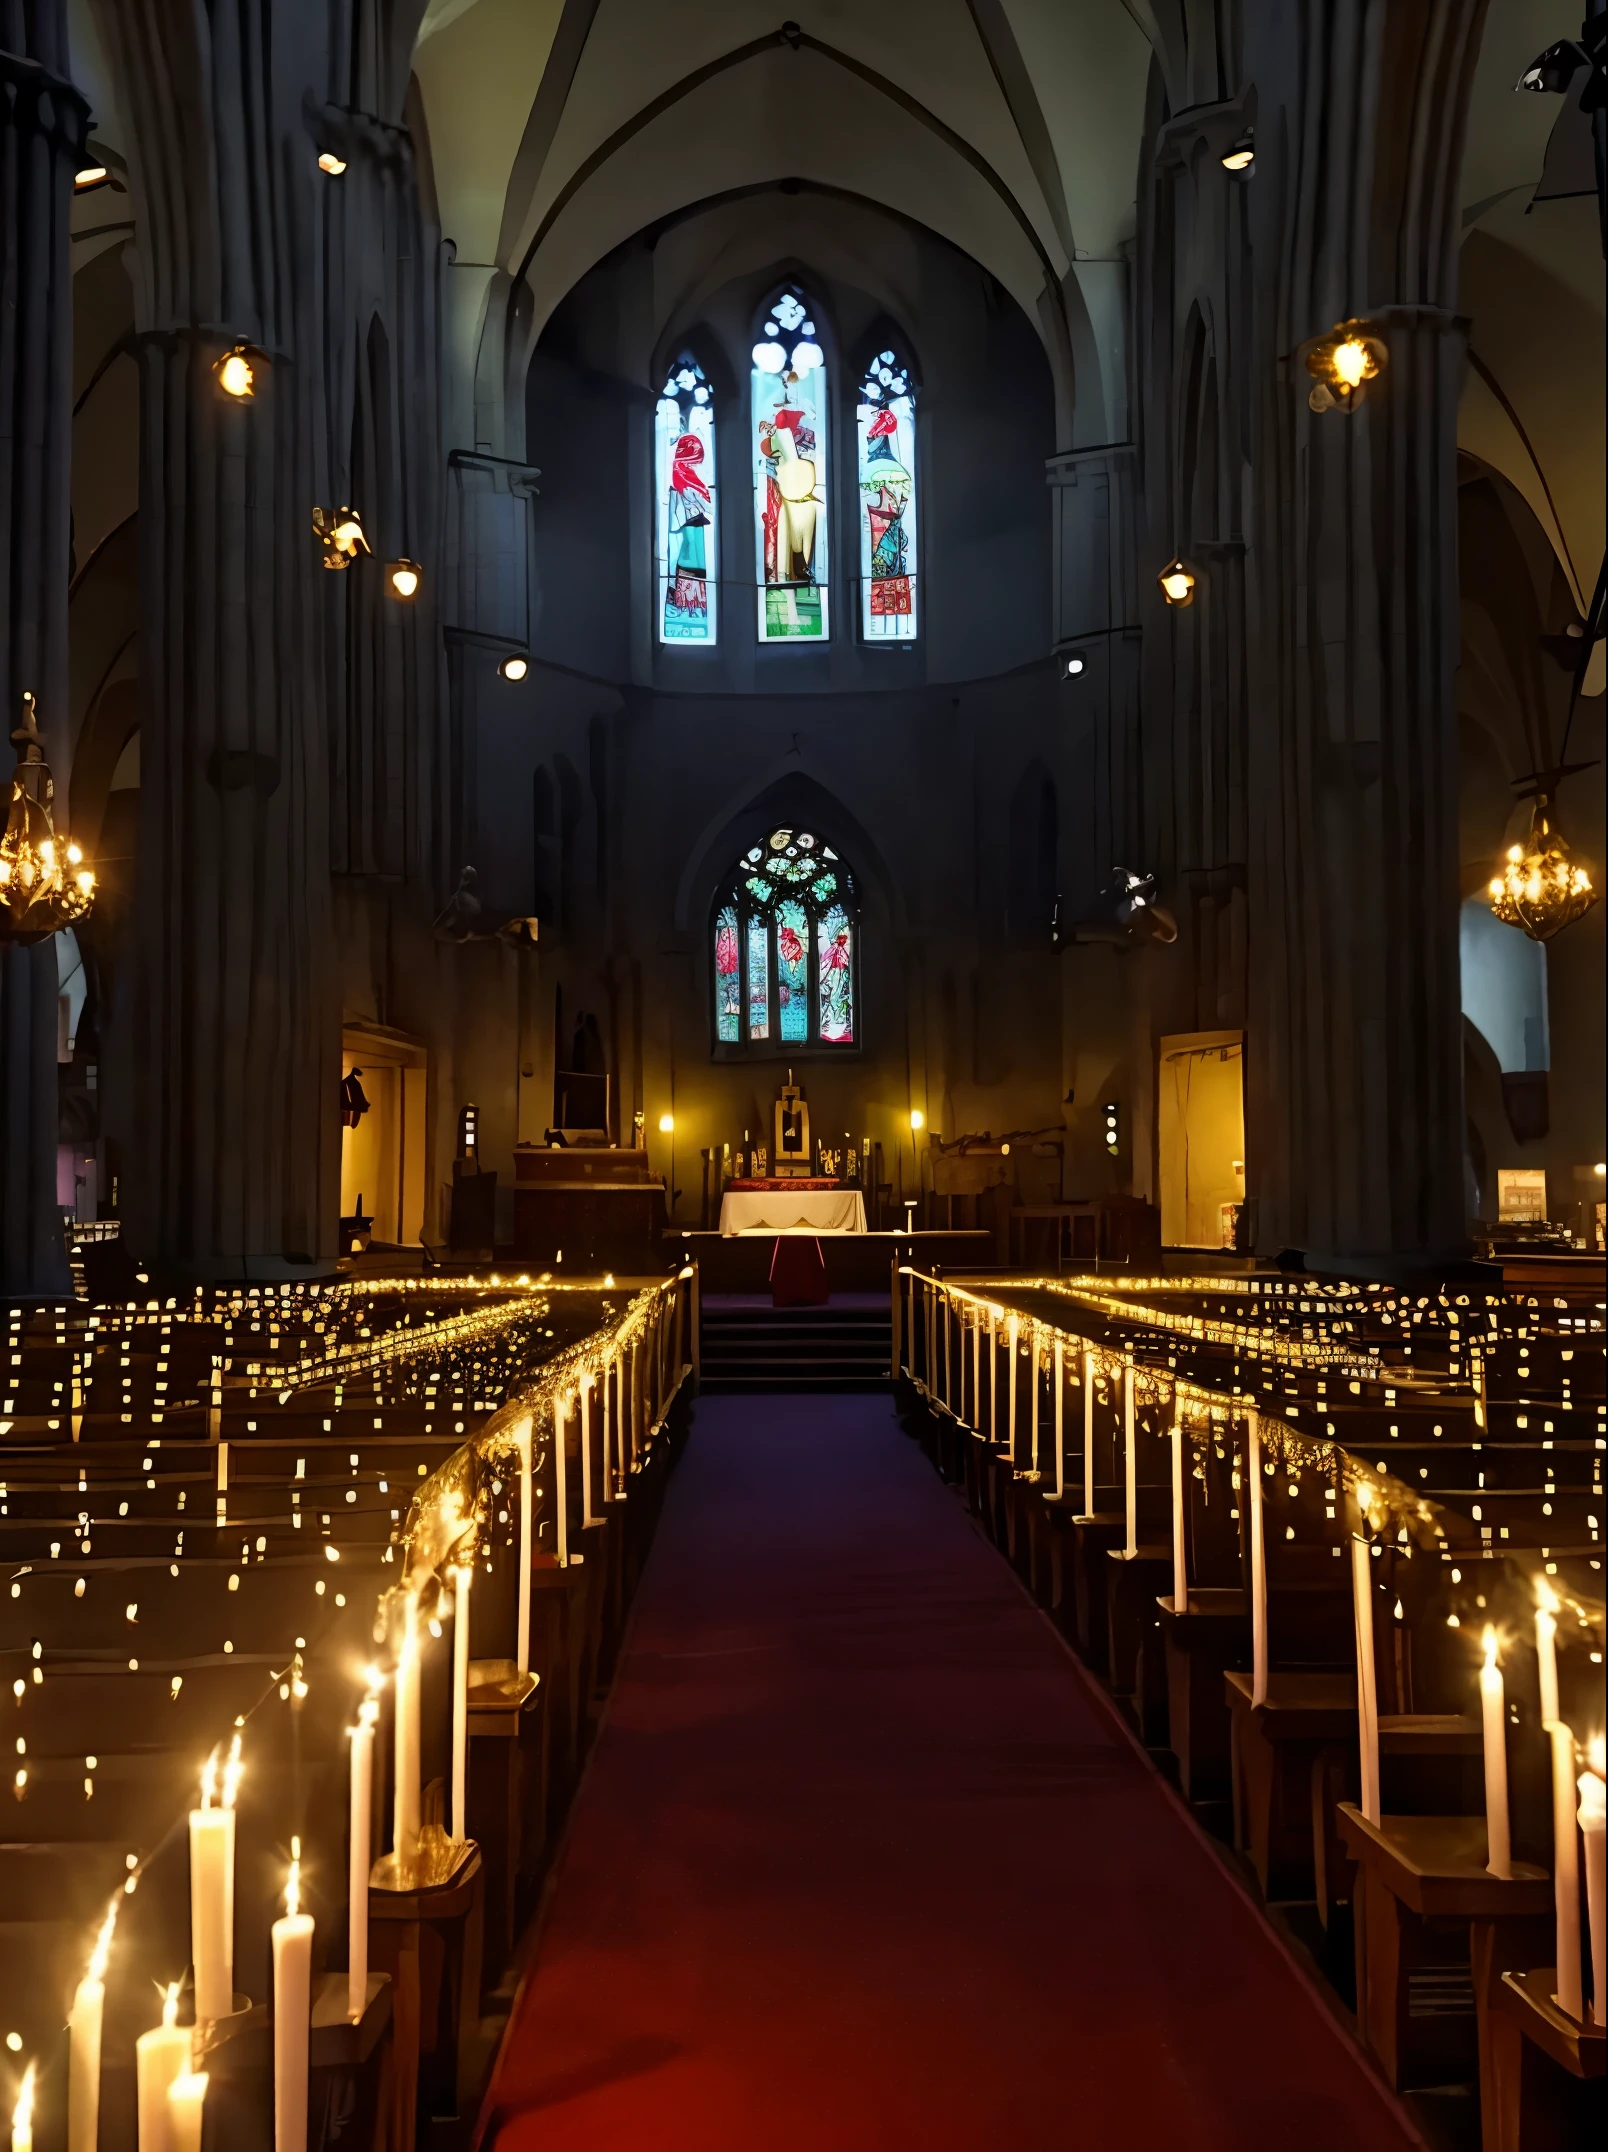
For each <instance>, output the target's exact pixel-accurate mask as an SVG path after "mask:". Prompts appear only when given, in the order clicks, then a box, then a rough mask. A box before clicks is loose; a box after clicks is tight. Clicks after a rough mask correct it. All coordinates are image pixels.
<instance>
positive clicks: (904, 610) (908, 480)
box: [857, 351, 916, 643]
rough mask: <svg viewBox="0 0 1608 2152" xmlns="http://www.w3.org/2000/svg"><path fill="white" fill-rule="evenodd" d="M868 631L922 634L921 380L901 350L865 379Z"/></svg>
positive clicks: (864, 597) (883, 639)
mask: <svg viewBox="0 0 1608 2152" xmlns="http://www.w3.org/2000/svg"><path fill="white" fill-rule="evenodd" d="M857 423H858V432H859V451H860V630H861V633H862V634H863V635H864V636H865V638H866V640H867V642H873V643H900V642H906V643H907V642H912V641H914V639H915V633H916V384H915V381H914V379H913V378H912V375H911V371H910V368H909V366H908V365H907V364H906V363H905V362H904V361H902V360H901V359H900V358H899V357H898V356H897V355H896V354H895V353H894V352H893V351H879V352H878V353H877V355H876V357H875V358H874V359H873V360H872V361H871V364H870V365H869V366H868V367H867V368H866V370H865V376H864V378H863V379H862V381H861V383H860V401H859V410H858V414H857Z"/></svg>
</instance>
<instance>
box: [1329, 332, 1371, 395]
mask: <svg viewBox="0 0 1608 2152" xmlns="http://www.w3.org/2000/svg"><path fill="white" fill-rule="evenodd" d="M1333 364H1334V370H1335V372H1336V373H1337V374H1338V375H1339V376H1340V378H1341V380H1342V381H1343V382H1344V383H1345V385H1346V387H1347V388H1348V389H1354V388H1360V387H1361V385H1362V383H1363V382H1364V381H1366V380H1367V379H1368V378H1369V376H1370V375H1372V374H1376V373H1377V372H1378V371H1379V369H1378V367H1377V366H1375V364H1374V363H1373V361H1372V359H1370V358H1369V356H1368V352H1367V348H1366V346H1364V345H1362V344H1360V343H1358V341H1357V339H1356V338H1355V337H1354V336H1348V337H1347V338H1346V340H1345V342H1344V343H1343V344H1336V345H1335V347H1334V361H1333Z"/></svg>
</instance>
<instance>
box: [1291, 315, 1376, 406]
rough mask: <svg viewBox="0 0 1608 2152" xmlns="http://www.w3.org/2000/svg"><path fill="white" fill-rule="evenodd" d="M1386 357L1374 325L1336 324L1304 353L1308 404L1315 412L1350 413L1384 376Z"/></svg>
mask: <svg viewBox="0 0 1608 2152" xmlns="http://www.w3.org/2000/svg"><path fill="white" fill-rule="evenodd" d="M1388 357H1389V354H1388V352H1387V351H1386V349H1385V340H1384V337H1383V336H1382V335H1381V334H1380V330H1379V325H1378V323H1377V322H1373V321H1365V320H1363V319H1361V318H1360V317H1358V318H1356V319H1353V320H1351V321H1339V322H1336V323H1335V325H1334V327H1333V328H1332V329H1331V330H1330V331H1329V333H1328V335H1327V336H1320V337H1319V338H1318V339H1317V341H1316V342H1315V343H1314V344H1312V345H1311V346H1310V348H1309V349H1308V351H1307V355H1306V366H1307V372H1308V373H1309V374H1310V375H1311V376H1312V388H1311V391H1310V393H1309V394H1308V396H1307V402H1308V404H1309V405H1310V406H1311V407H1312V409H1313V410H1314V411H1318V412H1323V411H1341V412H1350V411H1351V410H1352V409H1354V407H1355V406H1356V405H1357V404H1358V403H1360V402H1361V400H1362V397H1363V395H1364V394H1365V392H1366V390H1367V387H1368V384H1369V382H1370V381H1377V380H1378V379H1379V377H1380V375H1381V374H1382V373H1383V372H1384V370H1385V366H1386V363H1387V361H1388Z"/></svg>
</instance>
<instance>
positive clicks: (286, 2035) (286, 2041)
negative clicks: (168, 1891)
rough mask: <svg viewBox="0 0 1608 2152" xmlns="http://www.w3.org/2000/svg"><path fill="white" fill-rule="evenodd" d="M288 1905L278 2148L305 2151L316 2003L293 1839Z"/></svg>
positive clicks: (281, 1941) (280, 1946) (276, 1948)
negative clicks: (309, 2050) (309, 2047)
mask: <svg viewBox="0 0 1608 2152" xmlns="http://www.w3.org/2000/svg"><path fill="white" fill-rule="evenodd" d="M290 1846H291V1862H290V1874H289V1876H288V1877H287V1879H286V1882H285V1911H284V1916H283V1918H282V1919H279V1920H276V1921H275V1922H274V1924H273V1927H272V1929H271V1930H270V1940H271V1941H272V1944H273V1953H274V2152H307V2043H308V2038H309V2026H310V2024H311V2019H312V2009H313V1921H312V1916H311V1914H309V1913H304V1912H303V1911H302V1910H301V1840H300V1839H299V1838H293V1839H292V1840H291V1842H290Z"/></svg>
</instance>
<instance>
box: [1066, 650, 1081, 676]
mask: <svg viewBox="0 0 1608 2152" xmlns="http://www.w3.org/2000/svg"><path fill="white" fill-rule="evenodd" d="M1082 670H1083V660H1082V658H1080V657H1078V656H1077V655H1076V654H1075V653H1074V655H1073V656H1071V657H1069V658H1068V659H1067V661H1066V677H1067V679H1069V680H1075V679H1076V678H1077V676H1078V674H1079V673H1080V672H1082Z"/></svg>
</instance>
